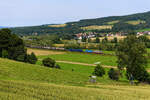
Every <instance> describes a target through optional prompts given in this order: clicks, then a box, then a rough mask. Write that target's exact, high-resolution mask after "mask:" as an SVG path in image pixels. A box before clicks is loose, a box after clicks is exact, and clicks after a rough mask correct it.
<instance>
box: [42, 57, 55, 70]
mask: <svg viewBox="0 0 150 100" xmlns="http://www.w3.org/2000/svg"><path fill="white" fill-rule="evenodd" d="M42 62H43V65H44V66H47V67H51V68H54V67H55V63H56V62H55V60H53V59H51V58H45V59H43V61H42Z"/></svg>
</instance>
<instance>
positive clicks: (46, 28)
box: [11, 12, 150, 38]
mask: <svg viewBox="0 0 150 100" xmlns="http://www.w3.org/2000/svg"><path fill="white" fill-rule="evenodd" d="M149 16H150V12H145V13H137V14H132V15H126V16H110V17H103V18H97V19H85V20H80V21H77V22H69V23H66V24H63V25H62V24H60V25H41V26H32V27H16V28H11V30H12V32H13V33H15V34H18V35H41V34H57V35H59V36H61V37H64V38H68V37H72V35H73V34H77V33H81V32H96V33H109V32H114V33H115V32H128V31H131V30H141V29H145V28H150V17H149Z"/></svg>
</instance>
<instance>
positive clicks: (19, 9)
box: [0, 0, 150, 27]
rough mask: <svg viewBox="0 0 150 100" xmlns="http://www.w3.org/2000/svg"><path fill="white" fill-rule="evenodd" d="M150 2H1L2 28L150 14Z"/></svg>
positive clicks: (14, 0) (72, 0)
mask: <svg viewBox="0 0 150 100" xmlns="http://www.w3.org/2000/svg"><path fill="white" fill-rule="evenodd" d="M149 4H150V0H1V1H0V26H9V27H16V26H17V27H18V26H35V25H43V24H62V23H65V22H72V21H78V20H80V19H91V18H99V17H107V16H119V15H128V14H134V13H142V12H147V11H150V5H149Z"/></svg>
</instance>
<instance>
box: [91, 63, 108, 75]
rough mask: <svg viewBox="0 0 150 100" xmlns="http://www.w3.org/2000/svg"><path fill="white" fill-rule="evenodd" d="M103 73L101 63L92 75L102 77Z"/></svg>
mask: <svg viewBox="0 0 150 100" xmlns="http://www.w3.org/2000/svg"><path fill="white" fill-rule="evenodd" d="M104 74H105V69H104V68H103V67H102V66H101V65H97V66H96V67H95V69H94V72H93V75H96V76H99V77H102V76H103V75H104Z"/></svg>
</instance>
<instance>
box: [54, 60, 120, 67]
mask: <svg viewBox="0 0 150 100" xmlns="http://www.w3.org/2000/svg"><path fill="white" fill-rule="evenodd" d="M56 62H58V63H67V64H76V65H85V66H96V64H87V63H80V62H71V61H56ZM103 66H104V67H106V68H117V67H115V66H106V65H103Z"/></svg>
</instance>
